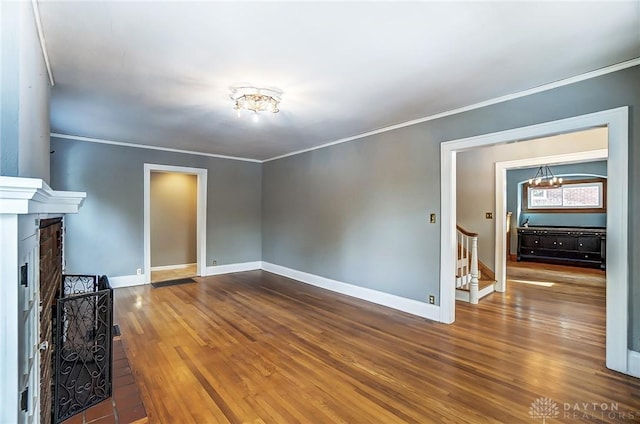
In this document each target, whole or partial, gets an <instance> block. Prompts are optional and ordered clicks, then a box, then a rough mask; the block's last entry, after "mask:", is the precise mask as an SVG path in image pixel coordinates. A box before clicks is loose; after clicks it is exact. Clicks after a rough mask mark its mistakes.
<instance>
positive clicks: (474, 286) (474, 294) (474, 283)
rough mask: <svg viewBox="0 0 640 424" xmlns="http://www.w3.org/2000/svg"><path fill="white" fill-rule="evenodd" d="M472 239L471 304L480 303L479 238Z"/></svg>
mask: <svg viewBox="0 0 640 424" xmlns="http://www.w3.org/2000/svg"><path fill="white" fill-rule="evenodd" d="M470 239H471V284H470V285H469V303H472V304H477V303H478V236H475V237H470Z"/></svg>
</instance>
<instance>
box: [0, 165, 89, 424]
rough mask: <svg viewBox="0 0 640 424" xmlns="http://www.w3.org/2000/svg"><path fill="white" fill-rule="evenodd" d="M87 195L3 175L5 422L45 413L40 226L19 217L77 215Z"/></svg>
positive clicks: (1, 366)
mask: <svg viewBox="0 0 640 424" xmlns="http://www.w3.org/2000/svg"><path fill="white" fill-rule="evenodd" d="M86 196H87V195H86V193H84V192H75V191H55V190H52V189H51V187H49V186H48V185H47V183H45V182H44V181H43V180H41V179H36V178H21V177H3V176H0V290H1V293H2V296H0V423H5V422H9V423H37V422H39V417H40V405H39V403H40V402H39V395H40V390H39V371H38V370H39V367H40V365H39V358H40V355H39V354H38V346H39V334H38V333H39V327H40V325H39V313H38V311H39V307H38V305H39V295H40V294H39V290H38V287H39V272H38V259H37V258H38V257H39V253H38V252H39V247H38V242H37V229H36V227H35V226H33V225H31V226H29V228H26V226H25V225H22V226H21V225H20V219H19V217H20V216H25V217H26V215H30V214H33V215H34V216H35V217H36V218H37V219H40V218H46V217H50V216H51V215H61V214H68V213H77V212H78V209H79V208H80V206H81V204H82V202H83V200H84V199H85V197H86ZM34 222H35V221H34ZM25 255H26V256H25ZM25 257H26V258H30V260H29V261H28V262H29V264H28V266H29V267H30V268H28V275H29V277H28V279H29V280H28V281H29V284H27V286H28V287H29V288H28V289H26V288H25V287H24V286H22V285H21V284H20V272H19V270H20V266H21V265H22V264H23V263H25V259H24V258H25ZM25 299H26V301H25ZM34 320H35V323H36V325H33V324H34ZM29 323H30V324H29ZM20 352H23V353H20ZM24 352H30V353H29V355H31V356H32V357H33V360H34V361H35V363H30V364H29V365H30V366H29V367H28V368H29V369H28V374H25V370H24V366H22V365H23V364H24V363H25V361H26V360H25V358H24V357H21V356H25V355H26V354H25V353H24ZM34 352H35V355H34ZM27 362H28V361H27ZM25 387H29V389H28V390H25ZM23 391H24V393H25V394H28V395H27V396H26V397H27V406H28V407H27V409H26V410H23V409H22V408H21V405H20V398H21V393H22V392H23Z"/></svg>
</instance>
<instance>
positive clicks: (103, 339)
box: [54, 275, 113, 423]
mask: <svg viewBox="0 0 640 424" xmlns="http://www.w3.org/2000/svg"><path fill="white" fill-rule="evenodd" d="M112 331H113V290H112V289H111V287H110V286H109V280H108V279H107V277H106V276H101V277H98V276H95V275H63V276H62V288H61V292H60V297H59V298H58V300H57V303H56V325H55V373H54V374H55V391H54V395H55V397H54V417H55V422H56V423H59V422H62V421H64V420H65V419H67V418H69V417H72V416H73V415H75V414H77V413H79V412H82V411H84V410H85V409H87V408H89V407H91V406H93V405H96V404H98V403H100V402H102V401H103V400H105V399H107V398H109V397H111V389H112V384H111V358H112V340H113V335H112Z"/></svg>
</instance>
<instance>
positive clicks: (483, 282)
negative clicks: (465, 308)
mask: <svg viewBox="0 0 640 424" xmlns="http://www.w3.org/2000/svg"><path fill="white" fill-rule="evenodd" d="M495 283H496V281H495V280H482V279H481V280H478V290H482V289H484V288H485V287H488V286H490V285H491V284H495ZM457 290H462V291H469V286H468V285H467V286H466V287H461V288H458V289H457Z"/></svg>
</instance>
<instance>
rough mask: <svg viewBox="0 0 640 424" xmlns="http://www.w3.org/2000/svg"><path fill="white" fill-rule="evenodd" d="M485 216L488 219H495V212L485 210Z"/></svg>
mask: <svg viewBox="0 0 640 424" xmlns="http://www.w3.org/2000/svg"><path fill="white" fill-rule="evenodd" d="M484 217H485V218H486V219H493V212H485V214H484Z"/></svg>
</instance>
